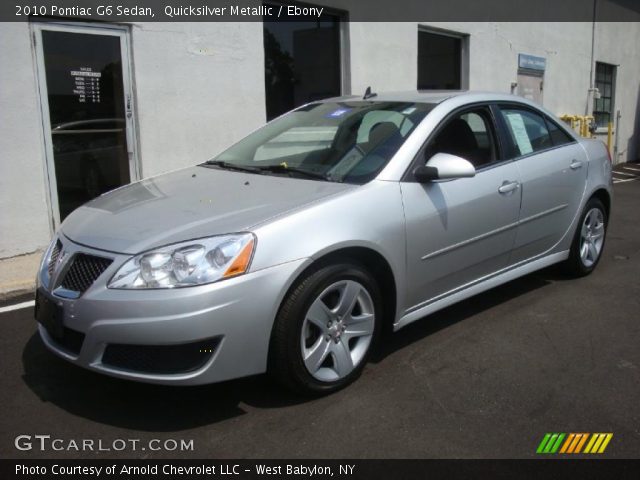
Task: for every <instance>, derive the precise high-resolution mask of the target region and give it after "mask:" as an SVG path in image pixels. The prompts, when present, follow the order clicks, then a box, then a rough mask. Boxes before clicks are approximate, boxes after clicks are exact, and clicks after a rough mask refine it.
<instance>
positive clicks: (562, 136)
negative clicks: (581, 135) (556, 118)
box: [547, 118, 575, 147]
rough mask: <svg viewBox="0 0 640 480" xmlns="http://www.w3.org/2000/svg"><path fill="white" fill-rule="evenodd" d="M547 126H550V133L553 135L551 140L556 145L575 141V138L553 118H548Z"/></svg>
mask: <svg viewBox="0 0 640 480" xmlns="http://www.w3.org/2000/svg"><path fill="white" fill-rule="evenodd" d="M547 127H549V134H550V135H551V141H552V142H553V145H554V146H556V147H557V146H559V145H566V144H567V143H571V142H574V141H575V140H574V139H573V137H571V136H570V135H569V134H568V133H567V132H565V131H564V130H562V129H561V128H560V127H558V126H557V125H556V124H555V123H554V122H553V121H552V120H549V119H548V118H547Z"/></svg>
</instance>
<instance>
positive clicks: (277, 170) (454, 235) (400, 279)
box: [36, 92, 612, 395]
mask: <svg viewBox="0 0 640 480" xmlns="http://www.w3.org/2000/svg"><path fill="white" fill-rule="evenodd" d="M611 195H612V182H611V160H610V158H609V156H608V151H607V149H606V147H605V146H604V144H603V143H602V142H600V141H596V140H585V139H581V138H579V137H578V136H576V134H575V133H574V132H573V131H572V130H570V129H568V128H567V127H566V126H565V125H564V124H563V123H562V122H560V121H558V119H557V118H556V117H554V115H553V114H551V113H550V112H548V111H546V110H544V109H542V108H541V107H539V106H537V105H535V104H533V103H531V102H529V101H526V100H523V99H520V98H518V97H514V96H511V95H503V94H486V93H470V92H468V93H463V92H460V93H451V92H440V93H416V92H409V93H394V94H380V95H365V97H364V98H360V97H356V96H349V97H341V98H335V99H329V100H325V101H318V102H313V103H310V104H307V105H304V106H302V107H300V108H298V109H296V110H294V111H292V112H290V113H288V114H286V115H284V116H282V117H280V118H278V119H276V120H274V121H272V122H270V123H268V124H267V125H266V126H264V127H263V128H260V129H258V130H257V131H255V132H254V133H252V134H250V135H249V136H248V137H246V138H244V139H243V140H241V141H240V142H238V143H237V144H235V145H233V146H232V147H230V148H229V149H228V150H226V151H224V152H223V153H221V154H219V155H218V156H217V157H215V158H213V159H212V160H209V161H207V162H205V163H203V164H201V165H197V166H194V167H191V168H187V169H184V170H180V171H176V172H172V173H168V174H164V175H159V176H156V177H152V178H148V179H146V180H143V181H141V182H137V183H134V184H131V185H128V186H126V187H123V188H120V189H118V190H115V191H112V192H110V193H107V194H104V195H102V196H101V197H98V198H97V199H95V200H93V201H91V202H90V203H88V204H86V205H84V206H82V207H81V208H79V209H77V210H76V211H74V212H73V213H72V214H71V215H70V216H69V217H68V218H67V219H66V220H65V222H64V223H63V224H62V226H61V227H60V229H59V231H58V232H57V234H56V236H55V238H54V239H53V241H52V243H51V246H50V247H49V249H48V250H47V252H46V253H45V255H44V258H43V261H42V265H41V268H40V271H39V274H38V290H37V302H36V318H37V320H38V322H39V331H40V335H41V337H42V339H43V341H44V343H45V344H46V345H47V347H49V349H51V350H52V351H53V352H55V353H56V354H58V355H59V356H61V357H63V358H65V359H66V360H68V361H70V362H72V363H75V364H77V365H80V366H82V367H85V368H88V369H91V370H94V371H97V372H101V373H105V374H108V375H112V376H115V377H120V378H125V379H131V380H136V381H142V382H152V383H163V384H171V385H194V384H203V383H211V382H218V381H222V380H227V379H231V378H236V377H241V376H246V375H252V374H259V373H263V372H267V371H268V372H269V373H271V374H272V375H273V376H274V377H275V378H276V379H278V380H279V381H280V382H282V383H283V384H284V385H286V386H288V387H290V388H293V389H295V390H297V391H299V392H303V393H307V394H316V395H318V394H325V393H330V392H333V391H335V390H337V389H339V388H342V387H344V386H345V385H347V384H349V383H350V382H352V381H353V380H354V379H356V378H357V377H358V375H359V374H360V373H361V371H362V369H363V368H364V366H365V364H366V362H367V359H368V357H369V355H370V354H371V352H372V350H373V349H374V347H375V344H376V342H377V341H378V340H380V339H381V338H382V337H381V332H382V331H383V330H385V329H386V328H389V329H393V330H397V329H399V328H401V327H403V326H405V325H407V324H409V323H411V322H413V321H415V320H419V319H422V318H423V317H425V316H427V315H429V314H430V313H432V312H435V311H437V310H439V309H442V308H444V307H446V306H448V305H451V304H453V303H455V302H458V301H460V300H462V299H465V298H467V297H470V296H472V295H477V294H479V293H481V292H483V291H485V290H488V289H490V288H493V287H496V286H497V285H500V284H502V283H504V282H507V281H509V280H512V279H514V278H517V277H519V276H522V275H525V274H527V273H530V272H533V271H534V270H538V269H540V268H543V267H546V266H549V265H552V264H555V263H562V267H563V268H564V270H565V271H566V272H567V274H569V275H572V276H581V275H587V274H589V273H591V272H592V271H593V270H594V268H595V267H596V265H597V263H598V260H599V259H600V257H601V255H602V249H603V246H604V241H605V233H606V229H607V220H608V218H609V211H610V209H611V198H612V197H611ZM426 321H428V319H427V320H426Z"/></svg>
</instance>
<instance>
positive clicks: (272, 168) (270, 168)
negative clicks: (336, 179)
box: [255, 164, 332, 181]
mask: <svg viewBox="0 0 640 480" xmlns="http://www.w3.org/2000/svg"><path fill="white" fill-rule="evenodd" d="M255 168H256V169H258V170H261V171H264V172H272V173H295V174H299V175H303V176H305V177H308V178H317V179H318V180H327V181H332V179H331V177H330V176H329V175H325V174H324V173H318V172H310V171H308V170H303V169H301V168H296V167H289V166H287V165H283V164H278V165H262V166H260V167H255Z"/></svg>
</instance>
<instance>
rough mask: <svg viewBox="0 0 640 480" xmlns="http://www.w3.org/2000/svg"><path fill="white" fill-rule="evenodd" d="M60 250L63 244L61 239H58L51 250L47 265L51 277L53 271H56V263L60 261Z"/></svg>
mask: <svg viewBox="0 0 640 480" xmlns="http://www.w3.org/2000/svg"><path fill="white" fill-rule="evenodd" d="M60 250H62V244H61V243H60V240H56V244H55V245H54V246H53V250H51V256H50V257H49V264H48V265H47V272H49V277H51V275H53V272H55V270H56V263H57V262H58V256H59V255H60Z"/></svg>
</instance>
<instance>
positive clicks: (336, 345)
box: [269, 263, 382, 395]
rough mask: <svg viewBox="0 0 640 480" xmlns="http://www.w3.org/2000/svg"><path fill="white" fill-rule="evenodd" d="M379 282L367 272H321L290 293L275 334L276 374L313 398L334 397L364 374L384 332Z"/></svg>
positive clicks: (343, 267)
mask: <svg viewBox="0 0 640 480" xmlns="http://www.w3.org/2000/svg"><path fill="white" fill-rule="evenodd" d="M380 298H381V296H380V292H379V289H378V286H377V284H376V282H375V280H374V279H373V278H372V277H371V275H370V274H369V273H368V272H367V271H366V270H365V269H364V268H362V267H360V266H359V265H356V264H351V263H340V264H332V265H326V266H321V267H318V268H316V269H314V270H312V271H310V272H309V273H308V274H306V275H305V276H304V278H302V279H301V280H300V281H299V282H298V283H297V284H296V286H294V287H293V289H292V290H291V291H290V292H289V294H288V295H287V297H286V298H285V300H284V303H283V304H282V307H281V309H280V312H279V313H278V316H277V318H276V323H275V326H274V330H273V336H272V342H271V352H270V368H269V370H270V373H271V374H272V375H273V376H274V377H276V379H277V380H278V381H279V382H280V383H282V384H284V385H285V386H286V387H288V388H290V389H292V390H294V391H297V392H299V393H303V394H307V395H324V394H328V393H333V392H335V391H337V390H339V389H341V388H343V387H345V386H346V385H348V384H349V383H351V382H353V381H354V380H355V379H356V378H357V377H358V376H359V375H360V373H361V372H362V369H363V368H364V366H365V364H366V361H367V359H368V357H369V354H370V352H371V350H372V347H373V345H374V343H375V341H376V339H377V335H378V332H379V331H380V328H379V325H380V321H381V315H382V308H381V301H380Z"/></svg>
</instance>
